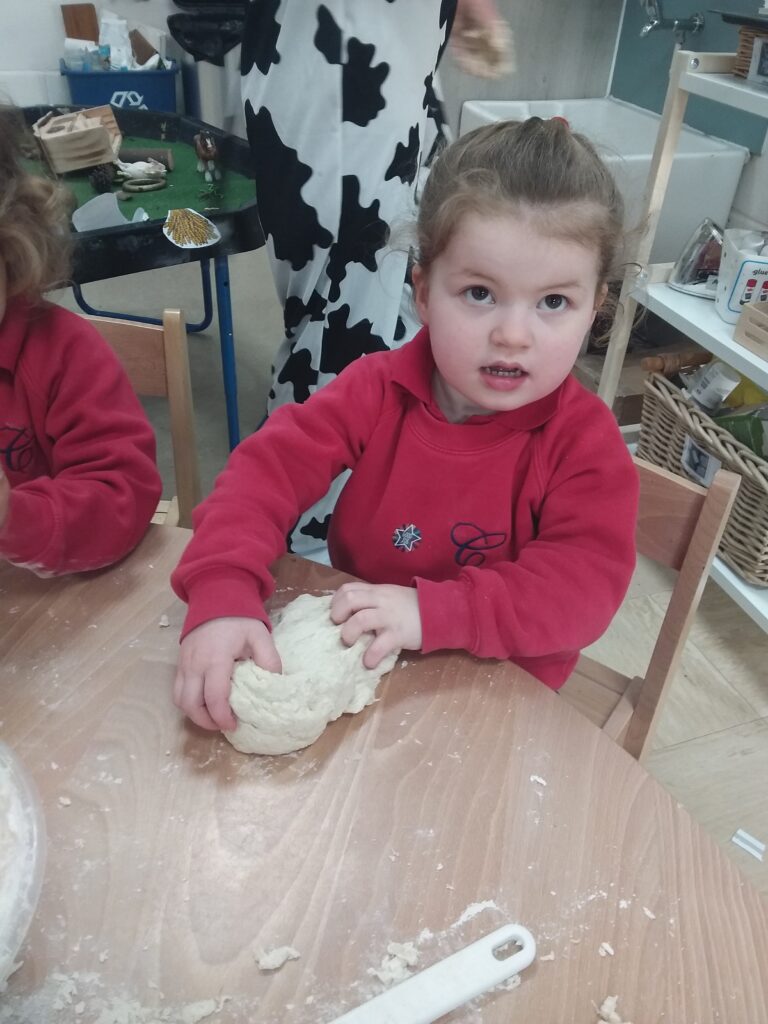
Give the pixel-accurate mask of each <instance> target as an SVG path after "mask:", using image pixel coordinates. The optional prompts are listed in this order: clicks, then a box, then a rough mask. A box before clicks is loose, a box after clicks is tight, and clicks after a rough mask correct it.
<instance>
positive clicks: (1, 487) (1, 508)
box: [0, 469, 11, 530]
mask: <svg viewBox="0 0 768 1024" xmlns="http://www.w3.org/2000/svg"><path fill="white" fill-rule="evenodd" d="M10 503H11V485H10V484H9V483H8V478H7V477H6V475H5V473H4V472H3V471H2V469H0V530H2V528H3V527H4V526H5V520H6V519H7V518H8V506H9V505H10Z"/></svg>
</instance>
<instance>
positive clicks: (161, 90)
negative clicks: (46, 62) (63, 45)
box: [60, 61, 179, 114]
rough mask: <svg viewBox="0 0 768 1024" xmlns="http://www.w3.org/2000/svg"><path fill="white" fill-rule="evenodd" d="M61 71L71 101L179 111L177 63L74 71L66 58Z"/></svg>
mask: <svg viewBox="0 0 768 1024" xmlns="http://www.w3.org/2000/svg"><path fill="white" fill-rule="evenodd" d="M60 68H61V73H62V75H64V77H65V78H66V79H67V81H68V82H69V94H70V96H71V98H72V102H73V103H75V104H78V105H82V106H86V107H98V106H102V105H103V104H105V103H110V104H111V105H112V106H113V107H128V108H132V109H134V110H162V111H165V112H166V113H168V114H173V113H175V112H176V75H177V73H178V70H179V67H178V64H176V63H174V62H171V66H170V67H169V68H163V69H162V70H156V71H74V70H72V69H71V68H68V67H67V66H66V64H64V62H63V61H62V62H61V65H60Z"/></svg>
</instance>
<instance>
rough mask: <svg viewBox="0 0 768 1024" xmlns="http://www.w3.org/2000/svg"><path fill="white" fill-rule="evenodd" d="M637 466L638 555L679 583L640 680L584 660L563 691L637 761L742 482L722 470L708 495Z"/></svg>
mask: <svg viewBox="0 0 768 1024" xmlns="http://www.w3.org/2000/svg"><path fill="white" fill-rule="evenodd" d="M635 465H636V466H637V469H638V472H639V474H640V512H639V517H638V524H637V550H638V553H639V554H641V555H645V556H646V557H647V558H650V559H651V560H652V561H654V562H659V563H661V564H662V565H666V566H668V567H669V568H671V569H676V570H677V572H678V577H677V582H676V584H675V588H674V590H673V591H672V596H671V598H670V601H669V605H668V607H667V611H666V614H665V616H664V620H663V622H662V624H661V629H660V631H659V635H658V638H657V640H656V645H655V647H654V649H653V654H652V655H651V660H650V663H649V665H648V670H647V672H646V674H645V677H644V678H640V677H635V678H634V679H630V678H629V677H627V676H625V675H622V674H621V673H620V672H616V671H614V670H613V669H610V668H608V667H607V666H605V665H601V664H600V663H599V662H597V661H594V660H593V659H592V658H589V657H587V656H586V655H582V656H581V658H580V659H579V661H578V664H577V665H576V668H575V670H574V672H573V675H571V676H570V678H569V679H568V681H567V682H566V684H565V686H564V687H563V688H562V689H561V691H560V693H561V694H562V696H563V697H565V699H566V700H567V701H568V702H569V703H570V704H572V705H573V706H574V707H575V708H577V709H578V710H579V711H581V712H582V713H583V714H584V715H586V716H587V718H589V719H591V721H593V722H594V723H595V724H596V725H599V726H600V727H601V728H602V729H604V730H605V731H606V732H607V733H608V734H609V735H610V736H611V737H612V738H613V739H615V740H616V741H617V742H618V743H619V744H620V745H621V746H623V747H624V749H625V750H627V751H628V752H629V753H630V754H632V756H633V757H636V758H637V759H638V760H642V759H643V757H644V755H645V753H646V752H647V750H648V747H649V744H650V741H651V739H652V736H653V730H654V726H655V724H656V721H657V718H658V715H659V712H660V711H661V708H662V706H663V702H664V698H665V696H666V691H667V687H668V685H669V683H670V682H671V680H672V679H673V677H674V674H675V671H676V670H677V667H678V663H679V661H680V656H681V655H682V652H683V648H684V647H685V642H686V640H687V638H688V633H689V631H690V628H691V625H692V623H693V618H694V615H695V614H696V609H697V608H698V606H699V601H700V599H701V594H702V592H703V590H704V584H705V583H706V581H707V574H708V572H709V568H710V566H711V564H712V560H713V558H714V557H715V553H716V551H717V546H718V544H719V542H720V537H721V535H722V532H723V529H724V527H725V523H726V520H727V518H728V513H729V512H730V510H731V506H732V505H733V500H734V498H735V496H736V491H737V490H738V487H739V483H740V477H739V476H737V474H735V473H730V472H727V471H726V470H722V469H721V470H719V471H718V472H717V473H716V474H715V477H714V479H713V481H712V483H711V485H710V487H709V489H705V488H704V487H699V486H698V485H697V484H694V483H692V482H689V481H688V480H685V479H683V478H682V477H678V476H675V475H674V474H672V473H670V472H668V471H667V470H665V469H659V468H657V467H656V466H652V465H651V464H650V463H648V462H645V461H643V460H642V459H637V458H636V459H635Z"/></svg>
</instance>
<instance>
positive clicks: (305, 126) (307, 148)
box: [242, 0, 456, 554]
mask: <svg viewBox="0 0 768 1024" xmlns="http://www.w3.org/2000/svg"><path fill="white" fill-rule="evenodd" d="M455 8H456V0H324V2H322V3H321V2H319V0H255V2H253V3H251V5H250V7H249V9H248V13H247V16H246V21H245V30H244V36H243V47H242V74H243V79H242V94H243V102H244V105H245V118H246V125H247V129H248V139H249V142H250V146H251V150H252V152H253V156H254V163H255V177H256V193H257V198H258V201H259V211H260V215H261V219H262V225H263V228H264V233H265V234H266V235H267V246H268V251H269V255H270V260H271V263H272V271H273V275H274V279H275V284H276V287H277V291H278V295H279V298H280V300H281V302H282V304H283V308H284V319H285V335H284V337H283V339H282V342H281V344H280V347H279V350H278V353H277V356H276V360H275V366H274V373H273V385H272V390H271V392H270V399H269V411H270V412H271V411H273V410H274V409H275V408H277V407H278V406H280V405H282V404H283V403H285V402H303V401H305V400H306V399H307V398H308V397H309V395H310V394H311V393H312V392H313V391H314V390H315V389H316V388H318V387H321V386H322V385H323V384H325V383H327V381H328V380H330V379H331V378H332V377H334V376H335V375H336V374H338V373H340V372H341V370H343V368H344V367H345V366H346V365H347V364H348V363H350V362H352V360H354V359H356V358H358V356H361V355H363V354H365V353H368V352H375V351H377V350H381V349H387V348H391V347H393V346H395V345H398V344H401V343H402V342H404V341H406V340H408V339H409V338H410V337H412V335H413V334H414V333H415V331H416V329H417V327H418V324H417V322H416V320H415V314H414V311H413V310H412V308H411V305H410V301H409V294H410V293H409V290H408V289H407V288H406V289H404V284H405V279H406V270H407V263H408V252H407V241H406V240H405V233H406V231H407V229H408V227H409V225H410V224H411V223H412V221H413V219H414V215H415V209H414V206H415V193H416V189H417V187H418V181H419V175H420V174H423V173H424V168H425V166H426V165H427V164H428V162H429V160H430V159H431V157H432V156H433V155H434V153H435V151H436V150H437V148H438V147H439V145H440V143H441V141H442V139H443V137H444V121H443V118H442V110H441V107H440V102H439V99H438V96H437V91H436V88H435V81H434V80H435V71H436V68H437V64H438V62H439V59H440V57H441V56H442V52H443V49H444V47H445V43H446V40H447V38H448V34H449V32H450V27H451V22H452V20H453V16H454V13H455ZM391 234H392V235H393V238H392V240H391V244H390V235H391ZM342 483H343V481H342ZM340 486H341V485H340V483H339V482H337V484H336V485H335V487H334V489H333V491H334V492H335V494H338V492H339V491H340ZM335 494H334V493H331V494H329V496H328V497H327V500H326V499H324V500H323V502H321V503H318V505H316V506H315V507H314V508H313V509H311V510H310V511H309V512H308V513H307V514H306V515H305V516H304V517H302V520H301V521H300V526H299V529H298V530H297V531H295V532H294V535H293V548H294V550H296V551H299V552H301V553H303V554H311V553H312V551H313V550H316V549H317V546H318V540H321V541H323V540H324V539H325V536H326V535H327V528H328V522H329V518H330V511H331V510H332V508H333V504H334V502H335ZM304 541H306V543H304Z"/></svg>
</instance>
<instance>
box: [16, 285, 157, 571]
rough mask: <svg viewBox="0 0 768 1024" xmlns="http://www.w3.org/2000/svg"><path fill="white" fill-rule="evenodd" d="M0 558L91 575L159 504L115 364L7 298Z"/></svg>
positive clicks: (135, 412)
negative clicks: (5, 506) (5, 487)
mask: <svg viewBox="0 0 768 1024" xmlns="http://www.w3.org/2000/svg"><path fill="white" fill-rule="evenodd" d="M0 465H2V468H3V471H4V473H5V475H6V476H7V478H8V480H9V482H10V485H11V495H10V504H9V510H8V516H7V519H6V522H5V525H4V527H3V528H2V529H0V558H5V559H6V560H8V561H10V562H14V563H15V564H17V565H22V566H24V567H26V568H29V569H32V570H34V571H35V572H37V573H40V574H41V575H58V574H63V573H70V572H82V571H84V570H87V569H98V568H101V567H102V566H105V565H109V564H111V563H112V562H116V561H117V560H118V559H120V558H122V557H123V556H124V555H126V554H127V553H128V552H129V551H130V550H131V549H132V548H133V547H135V546H136V544H137V543H138V542H139V540H140V539H141V537H142V536H143V535H144V533H145V531H146V529H147V526H148V525H149V521H150V519H151V518H152V516H153V514H154V511H155V508H156V507H157V502H158V500H159V498H160V494H161V488H162V484H161V481H160V476H159V474H158V472H157V467H156V466H155V437H154V434H153V432H152V427H151V426H150V424H149V421H148V420H147V418H146V416H145V415H144V412H143V410H142V408H141V405H140V404H139V401H138V399H137V398H136V396H135V394H134V393H133V390H132V389H131V385H130V384H129V382H128V378H127V377H126V375H125V372H124V371H123V369H122V367H121V366H120V364H119V362H118V360H117V357H116V356H115V355H114V353H113V352H112V349H111V348H110V347H109V346H108V345H107V343H106V342H105V341H104V339H103V338H102V337H101V335H100V334H98V332H97V331H96V330H95V329H94V328H93V327H92V326H91V325H90V324H88V323H86V322H85V321H84V320H83V318H82V317H79V316H77V315H76V314H74V313H70V312H69V311H68V310H65V309H62V308H60V307H59V306H54V305H49V304H44V305H42V306H38V307H35V308H33V307H30V305H29V304H28V303H27V302H26V301H25V300H23V299H20V298H15V299H11V300H10V301H9V303H8V308H7V310H6V313H5V317H4V319H3V321H2V324H0Z"/></svg>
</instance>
